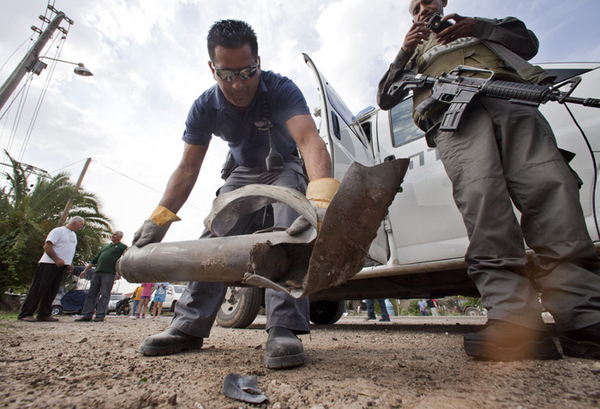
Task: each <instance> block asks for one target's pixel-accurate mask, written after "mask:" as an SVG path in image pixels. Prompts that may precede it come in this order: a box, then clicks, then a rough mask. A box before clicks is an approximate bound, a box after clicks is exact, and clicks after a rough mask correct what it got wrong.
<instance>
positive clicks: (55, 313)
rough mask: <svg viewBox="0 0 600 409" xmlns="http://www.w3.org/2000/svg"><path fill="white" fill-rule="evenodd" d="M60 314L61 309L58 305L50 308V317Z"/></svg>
mask: <svg viewBox="0 0 600 409" xmlns="http://www.w3.org/2000/svg"><path fill="white" fill-rule="evenodd" d="M60 314H62V307H61V306H60V305H53V306H52V315H60Z"/></svg>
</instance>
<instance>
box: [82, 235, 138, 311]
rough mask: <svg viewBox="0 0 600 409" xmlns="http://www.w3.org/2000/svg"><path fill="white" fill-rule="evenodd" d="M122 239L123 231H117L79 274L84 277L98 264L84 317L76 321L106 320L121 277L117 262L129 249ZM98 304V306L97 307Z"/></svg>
mask: <svg viewBox="0 0 600 409" xmlns="http://www.w3.org/2000/svg"><path fill="white" fill-rule="evenodd" d="M122 239H123V232H122V231H118V230H117V231H115V232H114V233H113V234H112V236H111V238H110V241H111V242H110V243H108V244H107V245H105V246H103V247H102V248H101V249H100V251H98V253H97V254H96V255H95V256H94V258H93V259H92V261H90V262H89V263H88V264H87V265H86V266H85V269H84V270H83V271H82V272H81V274H79V278H84V277H85V275H86V273H87V272H88V270H90V269H91V268H92V267H93V266H94V265H96V266H97V267H96V272H95V273H94V276H93V277H92V280H91V284H90V290H89V291H88V294H87V297H86V298H85V304H84V305H83V312H82V317H81V318H78V319H76V320H75V321H76V322H87V321H94V322H102V321H104V317H105V316H106V311H107V310H108V302H109V301H110V293H111V290H112V288H113V284H114V282H115V280H118V279H120V278H121V276H119V275H118V274H117V270H116V264H117V260H118V259H119V258H120V257H121V255H122V254H123V252H124V251H125V250H127V246H126V245H125V244H123V243H121V240H122ZM96 305H97V306H98V308H97V309H96ZM94 310H96V317H95V318H94V319H93V320H92V316H93V315H94Z"/></svg>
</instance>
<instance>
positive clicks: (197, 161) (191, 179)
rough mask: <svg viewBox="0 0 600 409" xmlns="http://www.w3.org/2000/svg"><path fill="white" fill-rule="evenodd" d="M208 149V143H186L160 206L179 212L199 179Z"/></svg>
mask: <svg viewBox="0 0 600 409" xmlns="http://www.w3.org/2000/svg"><path fill="white" fill-rule="evenodd" d="M207 150H208V144H206V145H190V144H188V143H186V144H185V146H184V148H183V157H182V158H181V162H179V165H178V166H177V168H176V169H175V171H174V172H173V174H172V175H171V178H170V179H169V182H168V183H167V189H166V190H165V194H164V195H163V197H162V199H161V201H160V203H159V206H163V207H166V208H167V209H169V210H170V211H171V212H173V213H177V212H178V211H179V209H181V207H182V206H183V204H184V203H185V201H186V200H187V199H188V197H189V196H190V193H191V192H192V189H193V188H194V185H195V184H196V181H197V180H198V175H199V174H200V168H201V167H202V162H204V157H205V156H206V151H207Z"/></svg>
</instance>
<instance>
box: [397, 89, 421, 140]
mask: <svg viewBox="0 0 600 409" xmlns="http://www.w3.org/2000/svg"><path fill="white" fill-rule="evenodd" d="M390 120H391V122H392V123H391V128H392V138H393V141H392V143H393V145H394V147H398V146H400V145H404V144H406V143H408V142H411V141H414V140H415V139H419V138H421V137H423V136H424V135H425V134H424V133H423V131H421V130H420V129H419V128H417V126H416V125H415V123H414V122H413V119H412V98H407V99H405V100H404V101H402V102H401V103H399V104H398V105H396V106H395V107H394V108H392V111H391V113H390Z"/></svg>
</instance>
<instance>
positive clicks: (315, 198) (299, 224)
mask: <svg viewBox="0 0 600 409" xmlns="http://www.w3.org/2000/svg"><path fill="white" fill-rule="evenodd" d="M339 187H340V182H338V181H337V180H335V179H334V178H321V179H316V180H313V181H312V182H310V183H309V184H308V188H307V189H306V198H307V199H308V200H309V201H310V204H311V205H312V206H313V207H314V208H315V210H316V211H317V232H319V231H320V230H321V224H322V223H323V219H324V218H325V213H326V212H327V207H329V203H331V199H333V196H334V195H335V192H337V190H338V188H339ZM309 227H310V223H309V221H308V220H306V219H305V218H304V217H302V216H300V217H298V218H297V219H296V220H295V221H294V223H292V225H291V226H290V227H289V228H288V229H287V230H286V232H287V233H288V234H289V235H291V236H295V235H296V234H300V233H302V232H303V231H305V230H306V229H308V228H309Z"/></svg>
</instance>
